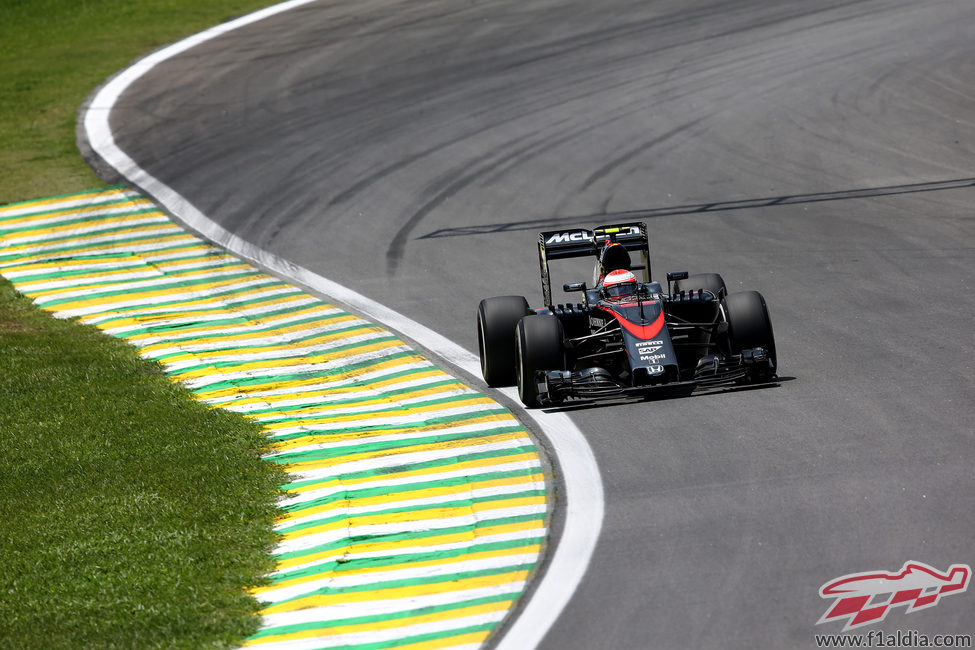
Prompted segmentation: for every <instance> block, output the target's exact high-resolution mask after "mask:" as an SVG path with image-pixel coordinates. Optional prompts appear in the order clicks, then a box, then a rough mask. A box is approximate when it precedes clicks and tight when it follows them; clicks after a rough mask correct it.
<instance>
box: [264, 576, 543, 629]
mask: <svg viewBox="0 0 975 650" xmlns="http://www.w3.org/2000/svg"><path fill="white" fill-rule="evenodd" d="M524 587H525V583H524V582H522V581H517V582H507V583H504V584H500V585H495V586H490V587H478V588H476V589H461V590H458V591H443V592H440V593H436V594H426V595H423V596H409V597H407V598H393V599H388V600H371V601H361V602H354V603H336V604H334V605H326V606H324V607H310V608H308V609H299V610H296V611H293V612H281V613H279V614H265V615H264V616H263V621H262V622H263V623H264V625H265V626H266V627H282V626H285V625H303V624H307V623H318V622H329V621H341V620H345V619H350V618H359V617H366V616H382V615H384V614H395V613H398V612H409V611H416V610H422V609H424V608H426V607H440V606H443V605H449V604H451V603H456V602H464V601H470V600H478V599H481V598H488V597H490V596H498V595H502V594H511V595H512V596H516V595H517V594H518V593H519V592H520V591H521V590H522V589H523V588H524Z"/></svg>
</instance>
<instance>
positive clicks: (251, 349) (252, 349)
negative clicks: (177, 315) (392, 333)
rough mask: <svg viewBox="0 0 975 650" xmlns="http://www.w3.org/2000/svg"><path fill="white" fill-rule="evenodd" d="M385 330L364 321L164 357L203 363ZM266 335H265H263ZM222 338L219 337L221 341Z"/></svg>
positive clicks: (170, 360)
mask: <svg viewBox="0 0 975 650" xmlns="http://www.w3.org/2000/svg"><path fill="white" fill-rule="evenodd" d="M385 333H387V332H386V330H383V329H381V328H379V327H376V326H375V325H371V324H369V323H364V324H363V325H361V326H359V327H355V328H354V329H351V330H345V331H342V332H323V333H321V334H317V335H315V336H312V337H310V338H307V339H304V340H301V341H281V342H278V343H274V344H265V345H254V346H242V347H236V348H234V349H232V350H220V349H215V350H200V351H198V352H196V351H195V352H183V353H175V354H173V355H172V356H168V357H166V361H165V362H166V363H179V362H182V361H193V360H194V359H197V360H200V362H201V363H205V360H206V359H207V358H208V357H213V356H227V355H234V356H241V355H245V354H265V353H268V352H282V353H283V352H286V351H288V350H298V349H301V348H310V347H313V346H316V345H322V344H325V343H333V342H335V341H342V340H345V339H348V338H350V337H353V336H361V335H363V334H385ZM265 336H267V335H265ZM222 341H223V339H221V342H222ZM180 344H181V345H192V343H187V342H185V341H183V342H181V343H180Z"/></svg>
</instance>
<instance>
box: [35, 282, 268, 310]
mask: <svg viewBox="0 0 975 650" xmlns="http://www.w3.org/2000/svg"><path fill="white" fill-rule="evenodd" d="M279 282H280V281H279V280H276V279H274V278H254V279H252V280H245V281H243V282H232V283H228V284H224V285H221V286H220V287H216V288H213V287H211V288H210V289H198V290H193V291H185V292H182V293H165V294H158V295H143V296H139V297H138V298H132V299H130V300H119V301H117V302H106V300H107V299H104V298H103V299H93V298H87V299H85V298H80V297H79V298H78V300H75V301H73V302H71V303H68V304H76V303H85V302H91V303H93V304H90V305H87V306H85V307H73V308H71V309H59V310H58V311H57V313H58V314H59V315H60V314H67V315H68V317H69V318H72V317H75V316H92V315H95V314H106V313H113V312H114V311H115V310H117V309H126V308H129V307H140V306H142V305H158V304H159V303H163V302H189V301H194V300H195V301H200V302H211V303H215V302H216V301H215V300H214V298H213V296H212V293H213V291H240V290H244V289H248V288H252V287H259V286H261V285H264V284H272V283H273V284H277V283H279ZM54 300H55V299H54V298H49V297H45V298H42V299H39V300H38V299H35V301H34V302H38V303H41V304H42V301H43V303H49V302H53V301H54Z"/></svg>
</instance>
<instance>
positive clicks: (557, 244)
mask: <svg viewBox="0 0 975 650" xmlns="http://www.w3.org/2000/svg"><path fill="white" fill-rule="evenodd" d="M606 242H616V243H618V244H621V245H622V246H623V247H624V248H625V249H626V250H627V251H632V252H638V253H639V254H640V257H641V262H642V264H641V265H640V266H635V267H633V269H632V270H639V269H643V272H644V280H645V281H646V282H649V281H650V243H649V240H648V238H647V224H646V223H645V222H632V223H621V224H611V225H607V226H599V227H597V228H593V229H592V230H588V229H586V228H566V229H563V230H547V231H544V232H540V233H538V265H539V270H540V272H541V276H542V297H543V299H544V301H545V306H546V307H549V306H551V305H552V281H551V277H550V276H549V270H548V263H549V261H550V260H558V259H566V258H572V257H596V256H598V255H599V250H600V247H601V246H603V245H604V244H605V243H606Z"/></svg>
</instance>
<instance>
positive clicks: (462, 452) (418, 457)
mask: <svg viewBox="0 0 975 650" xmlns="http://www.w3.org/2000/svg"><path fill="white" fill-rule="evenodd" d="M521 447H524V448H525V449H533V445H532V442H531V440H529V439H528V438H527V437H526V438H513V439H511V440H502V441H501V442H490V443H485V444H481V445H466V446H464V447H451V448H449V449H435V450H432V451H415V452H408V453H391V454H388V455H385V456H377V457H374V458H365V459H362V460H352V461H346V462H340V463H337V464H333V465H329V466H327V467H319V468H316V469H307V470H299V471H295V472H292V473H291V476H292V479H293V480H295V481H309V480H325V479H330V478H337V477H339V476H341V475H342V474H352V473H354V472H364V471H369V470H377V469H384V468H387V467H398V466H401V465H411V464H414V463H426V462H429V461H433V460H443V459H445V458H454V457H456V456H466V455H468V454H482V453H488V452H491V451H503V450H506V449H518V448H521Z"/></svg>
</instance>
